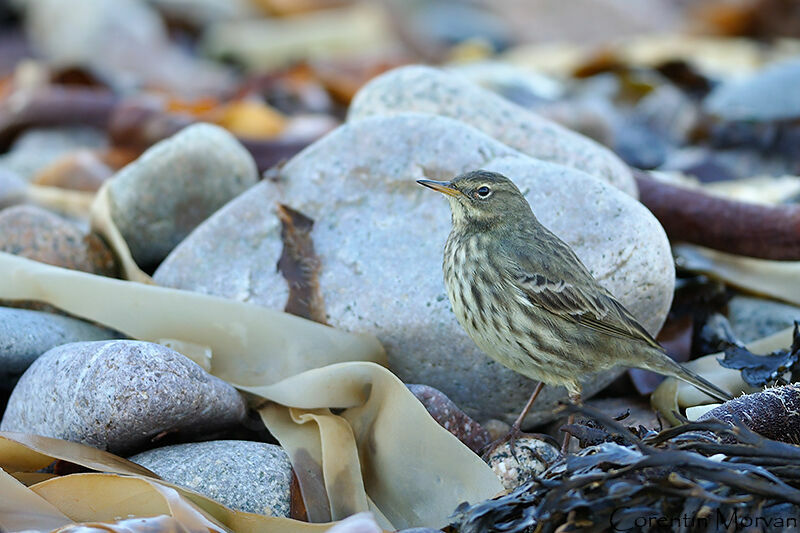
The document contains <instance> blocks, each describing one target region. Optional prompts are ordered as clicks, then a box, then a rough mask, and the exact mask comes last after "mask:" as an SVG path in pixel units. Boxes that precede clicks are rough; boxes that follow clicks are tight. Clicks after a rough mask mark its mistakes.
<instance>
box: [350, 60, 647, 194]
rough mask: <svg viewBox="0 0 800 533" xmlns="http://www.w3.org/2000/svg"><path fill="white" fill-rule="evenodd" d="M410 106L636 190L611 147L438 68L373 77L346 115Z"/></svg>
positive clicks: (399, 70) (362, 115)
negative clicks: (606, 146)
mask: <svg viewBox="0 0 800 533" xmlns="http://www.w3.org/2000/svg"><path fill="white" fill-rule="evenodd" d="M408 111H415V112H422V113H432V114H435V115H442V116H447V117H450V118H454V119H456V120H460V121H462V122H465V123H467V124H469V125H471V126H473V127H475V128H477V129H479V130H481V131H483V132H484V133H486V134H487V135H489V136H491V137H494V138H495V139H497V140H499V141H501V142H503V143H505V144H506V145H508V146H511V147H512V148H516V149H517V150H519V151H520V152H522V153H524V154H527V155H529V156H531V157H535V158H537V159H542V160H544V161H550V162H552V163H559V164H562V165H566V166H569V167H573V168H576V169H579V170H583V171H584V172H586V173H588V174H591V175H592V176H594V177H596V178H598V179H600V180H603V181H605V182H607V183H610V184H611V185H613V186H615V187H617V188H619V189H620V190H622V191H624V192H626V193H628V194H630V195H632V196H636V195H637V190H636V184H635V182H634V180H633V176H632V175H631V172H630V170H629V169H628V167H627V166H626V165H625V164H624V163H623V162H622V161H621V160H620V159H619V158H618V157H617V156H615V155H614V154H613V153H612V152H611V151H609V150H608V149H606V148H604V147H602V146H601V145H599V144H597V143H596V142H594V141H592V140H590V139H588V138H586V137H584V136H582V135H579V134H577V133H575V132H573V131H570V130H568V129H566V128H564V127H562V126H560V125H558V124H556V123H555V122H551V121H550V120H547V119H545V118H543V117H540V116H539V115H537V114H535V113H533V112H532V111H528V110H527V109H524V108H522V107H520V106H518V105H516V104H514V103H512V102H510V101H508V100H506V99H504V98H503V97H501V96H498V95H496V94H495V93H493V92H492V91H489V90H487V89H483V88H482V87H479V86H477V85H475V84H473V83H470V82H469V81H467V80H466V79H464V78H462V77H460V76H458V75H455V74H451V73H447V72H444V71H442V70H439V69H436V68H432V67H425V66H407V67H400V68H397V69H394V70H391V71H389V72H387V73H385V74H382V75H381V76H378V77H377V78H374V79H373V80H371V81H370V82H369V83H368V84H367V85H365V86H364V87H362V88H361V90H360V91H359V92H358V93H357V94H356V96H355V98H354V99H353V102H352V104H351V105H350V110H349V112H348V117H347V118H348V121H352V120H358V119H362V118H365V117H368V116H373V115H393V114H397V113H402V112H408Z"/></svg>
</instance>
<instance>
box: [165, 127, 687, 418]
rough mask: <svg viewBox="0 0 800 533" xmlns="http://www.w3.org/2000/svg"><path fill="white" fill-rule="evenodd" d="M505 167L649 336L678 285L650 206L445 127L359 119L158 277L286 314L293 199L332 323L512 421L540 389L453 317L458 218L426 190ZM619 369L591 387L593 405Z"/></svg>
mask: <svg viewBox="0 0 800 533" xmlns="http://www.w3.org/2000/svg"><path fill="white" fill-rule="evenodd" d="M477 168H485V169H487V170H493V171H497V172H501V173H503V174H505V175H507V176H509V177H510V178H511V179H513V180H514V181H515V183H517V185H519V186H520V188H521V189H522V191H523V193H524V194H525V196H526V198H527V200H528V201H529V202H530V204H531V206H532V207H533V211H534V212H535V213H536V214H537V216H538V217H539V219H540V220H541V221H542V223H543V224H545V225H546V226H548V227H549V228H550V229H551V230H553V231H554V232H555V233H556V234H557V235H559V236H560V237H561V238H563V239H564V240H565V241H566V242H568V243H569V244H571V245H572V246H573V248H574V249H575V251H576V253H577V254H578V256H579V257H580V258H581V259H582V260H583V261H584V262H585V263H586V265H587V267H588V268H589V270H591V271H592V273H593V274H594V275H595V276H596V277H597V278H598V280H599V281H600V283H601V284H603V285H604V286H605V287H606V288H608V289H609V290H610V291H611V292H612V293H614V294H615V295H616V296H617V297H618V298H619V299H620V300H621V301H622V302H623V303H624V304H625V305H626V306H627V307H628V308H629V309H630V311H631V312H632V313H633V314H634V315H635V316H636V317H638V318H639V320H641V321H642V324H643V325H644V326H645V327H646V328H648V330H649V331H651V332H656V331H658V329H659V328H660V327H661V324H662V323H663V320H664V318H665V317H666V313H667V311H668V309H669V306H670V303H671V300H672V292H673V286H674V267H673V261H672V255H671V252H670V248H669V243H668V241H667V238H666V236H665V234H664V231H663V229H662V228H661V226H660V225H659V224H658V221H657V220H656V219H655V218H654V217H653V216H652V214H651V213H650V212H649V211H648V210H647V209H645V208H644V207H643V206H642V205H641V204H640V203H638V202H637V201H636V200H634V199H633V198H631V197H630V196H629V195H626V194H625V193H623V192H621V191H620V190H619V189H616V188H614V187H611V186H610V185H608V184H606V183H604V182H602V181H600V180H597V179H594V178H593V177H591V176H589V175H587V174H585V173H583V172H580V171H578V170H575V169H572V168H569V167H565V166H561V165H556V164H553V163H547V162H544V161H539V160H536V159H532V158H530V157H528V156H526V155H523V154H521V153H519V152H517V151H516V150H513V149H511V148H509V147H508V146H505V145H503V144H501V143H500V142H498V141H496V140H494V139H492V138H490V137H488V136H487V135H485V134H484V133H482V132H480V131H478V130H476V129H475V128H472V127H470V126H467V125H466V124H464V123H462V122H458V121H456V120H453V119H449V118H446V117H439V116H433V115H426V114H420V113H409V114H402V115H394V116H390V117H372V118H367V119H363V120H359V121H355V122H350V123H347V124H345V125H344V126H342V127H340V128H338V129H337V130H335V131H334V132H332V133H330V134H328V135H327V136H326V137H324V138H323V139H321V140H319V141H317V142H316V143H314V144H313V145H311V146H310V147H308V148H307V149H305V150H304V151H303V152H302V153H300V154H298V155H297V156H296V157H294V158H293V159H292V160H291V161H289V162H288V163H287V164H286V165H284V166H283V167H282V168H281V170H280V172H279V174H278V176H277V178H276V179H275V180H264V181H262V182H261V183H259V184H258V185H256V186H255V187H253V188H252V189H250V190H249V191H247V192H246V193H244V194H243V195H241V196H239V197H238V198H236V199H235V200H233V201H232V202H230V203H228V205H226V206H225V207H223V208H222V209H220V211H218V212H217V213H215V214H214V215H213V216H212V217H211V218H209V220H207V221H206V222H205V223H203V224H202V225H201V226H200V227H198V228H197V229H196V230H195V231H194V232H193V233H192V235H190V236H189V237H188V238H187V239H186V240H185V241H183V242H182V243H181V244H180V245H179V246H178V247H177V248H176V249H175V250H174V251H173V253H172V254H171V255H170V256H169V257H168V258H167V259H166V260H165V261H164V263H163V264H162V265H161V266H160V267H159V269H158V270H157V271H156V272H155V274H154V278H155V280H156V282H158V283H159V284H161V285H165V286H169V287H176V288H181V289H186V290H196V291H201V292H205V293H209V294H214V295H217V296H223V297H227V298H233V299H237V300H241V301H248V302H252V303H256V304H260V305H264V306H266V307H270V308H272V309H283V308H284V306H285V305H286V301H287V297H288V294H289V291H288V287H287V284H286V281H285V280H284V279H283V277H282V276H281V274H280V273H278V272H276V271H275V264H276V263H277V261H278V258H279V257H280V254H281V250H282V247H283V245H282V242H281V237H280V234H281V225H280V221H279V220H278V217H277V215H276V213H275V210H274V208H270V207H269V206H274V205H275V204H276V203H278V202H280V203H283V204H286V205H288V206H291V207H292V208H294V209H297V210H299V211H301V212H302V213H304V214H305V215H308V216H309V217H311V218H313V219H314V220H315V224H314V228H313V230H312V232H311V237H312V239H313V240H314V249H315V251H316V253H317V255H318V256H319V257H320V259H321V262H322V271H321V273H320V277H319V283H320V288H321V291H322V296H323V299H324V302H325V307H326V311H327V315H328V322H329V323H330V324H331V325H332V326H334V327H337V328H341V329H344V330H347V331H357V332H369V333H371V334H374V335H376V336H377V337H378V338H379V339H380V340H381V342H382V343H383V345H384V347H385V348H386V350H387V353H388V356H389V366H390V368H391V369H392V371H393V372H395V374H397V375H398V376H399V377H400V378H401V379H402V380H403V381H404V382H406V383H424V384H426V385H430V386H432V387H435V388H436V389H438V390H440V391H442V392H443V393H444V394H446V395H447V396H448V397H449V398H450V399H451V400H452V401H453V402H455V403H456V405H458V406H459V407H460V408H461V409H463V410H464V412H465V413H467V414H468V415H469V416H471V417H473V418H474V419H476V420H478V421H479V422H481V421H483V420H486V419H488V418H499V419H502V420H507V421H511V420H514V418H516V416H517V414H518V413H519V410H520V409H521V408H522V406H523V405H524V404H525V401H526V400H527V399H528V396H529V395H530V393H531V391H532V390H533V387H534V385H535V384H534V383H533V382H532V381H530V380H528V379H527V378H524V377H522V376H520V375H519V374H516V373H514V372H513V371H511V370H508V369H506V368H505V367H503V366H501V365H499V364H498V363H495V362H494V361H493V360H491V359H489V358H488V357H487V356H486V355H484V354H483V353H482V352H481V351H480V350H479V349H478V348H477V347H476V346H475V344H474V343H473V342H472V340H471V339H470V338H469V337H468V336H467V334H466V333H465V332H464V330H463V329H462V328H461V326H459V325H458V322H457V321H456V319H455V316H454V315H453V312H452V310H451V307H450V302H449V300H448V298H447V295H446V293H445V289H444V282H443V280H442V253H443V249H444V243H445V240H446V239H447V234H448V233H449V231H450V226H451V223H450V209H449V207H448V205H447V202H446V201H445V200H444V199H443V198H442V197H441V196H440V195H437V194H433V193H431V192H430V191H429V190H426V189H424V188H423V187H420V186H419V185H418V184H417V183H416V182H415V180H416V179H418V178H420V177H424V176H426V177H431V178H434V179H449V178H451V177H453V176H454V175H456V174H458V173H460V172H464V171H467V170H474V169H477ZM620 372H621V371H617V370H615V371H612V372H609V373H601V374H598V375H595V376H592V377H590V378H589V379H588V380H587V382H586V383H585V388H584V392H585V395H586V397H587V398H588V397H590V396H591V394H594V393H595V392H597V391H598V390H599V389H601V388H602V387H604V386H605V385H607V384H608V383H609V382H610V380H613V379H614V377H615V376H616V375H618V374H619V373H620ZM565 398H566V394H565V392H564V390H563V388H557V387H546V388H545V389H544V391H543V392H542V395H541V396H540V398H539V400H538V401H537V403H536V404H535V405H534V408H533V411H532V413H531V415H530V418H529V419H528V421H529V423H531V424H533V423H535V422H538V421H542V420H543V419H546V418H549V417H551V416H552V409H553V407H554V406H555V404H556V402H558V401H559V400H563V399H565Z"/></svg>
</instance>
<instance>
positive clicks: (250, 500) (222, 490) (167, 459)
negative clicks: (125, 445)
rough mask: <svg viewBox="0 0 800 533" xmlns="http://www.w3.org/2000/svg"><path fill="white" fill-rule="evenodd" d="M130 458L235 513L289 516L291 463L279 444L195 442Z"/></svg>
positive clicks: (220, 441)
mask: <svg viewBox="0 0 800 533" xmlns="http://www.w3.org/2000/svg"><path fill="white" fill-rule="evenodd" d="M129 459H130V460H131V461H133V462H134V463H137V464H140V465H142V466H143V467H145V468H148V469H149V470H150V471H152V472H155V473H156V474H158V475H159V476H161V477H162V478H163V479H165V480H166V481H169V482H170V483H175V484H176V485H180V486H182V487H186V488H188V489H192V490H194V491H197V492H199V493H200V494H203V495H205V496H208V497H209V498H211V499H213V500H216V501H218V502H220V503H222V504H224V505H226V506H228V507H230V508H231V509H236V510H238V511H246V512H248V513H258V514H263V515H268V516H290V503H291V493H290V491H291V485H292V464H291V463H290V462H289V456H288V455H286V452H284V451H283V448H281V447H280V446H276V445H274V444H266V443H264V442H251V441H243V440H216V441H209V442H192V443H189V444H176V445H175V446H165V447H163V448H156V449H154V450H148V451H146V452H142V453H140V454H138V455H134V456H133V457H130V458H129Z"/></svg>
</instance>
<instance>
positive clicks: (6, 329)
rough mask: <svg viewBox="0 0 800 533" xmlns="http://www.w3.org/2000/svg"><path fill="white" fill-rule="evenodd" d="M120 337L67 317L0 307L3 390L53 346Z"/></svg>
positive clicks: (0, 360)
mask: <svg viewBox="0 0 800 533" xmlns="http://www.w3.org/2000/svg"><path fill="white" fill-rule="evenodd" d="M118 336H119V334H118V333H115V332H113V331H110V330H107V329H104V328H100V327H97V326H93V325H92V324H89V323H87V322H83V321H82V320H77V319H74V318H70V317H66V316H61V315H54V314H52V313H42V312H40V311H29V310H26V309H14V308H11V307H0V390H8V391H10V390H11V389H12V388H13V386H14V384H16V382H17V379H18V378H19V376H21V375H22V373H23V372H25V370H26V369H27V368H28V367H29V366H30V365H31V363H33V362H34V361H35V360H36V358H37V357H39V356H40V355H42V354H43V353H45V352H46V351H47V350H49V349H50V348H54V347H56V346H59V345H61V344H67V343H70V342H78V341H98V340H106V339H113V338H116V337H118Z"/></svg>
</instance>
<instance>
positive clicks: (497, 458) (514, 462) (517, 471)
mask: <svg viewBox="0 0 800 533" xmlns="http://www.w3.org/2000/svg"><path fill="white" fill-rule="evenodd" d="M515 455H516V457H515ZM560 457H561V452H559V451H558V449H556V448H555V447H554V446H553V445H551V444H548V443H546V442H544V441H542V440H539V439H537V438H534V437H527V436H525V435H523V436H521V437H519V438H518V439H517V440H516V441H515V442H514V453H513V454H512V453H511V445H510V444H509V443H507V442H504V443H502V444H500V445H499V446H498V447H497V448H495V449H494V450H492V452H491V454H490V455H489V461H488V462H489V466H491V467H492V470H494V473H495V474H497V477H498V478H500V481H501V483H503V487H505V488H506V489H508V490H513V489H515V488H517V487H519V486H520V485H522V484H523V483H525V482H526V481H528V480H530V478H531V476H536V475H539V474H541V473H542V472H544V471H545V470H547V469H548V468H549V467H550V466H551V465H552V464H553V463H554V462H555V461H557V460H558V459H559V458H560Z"/></svg>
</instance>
